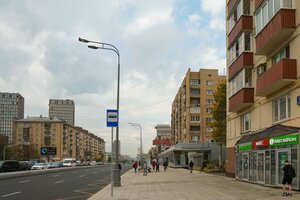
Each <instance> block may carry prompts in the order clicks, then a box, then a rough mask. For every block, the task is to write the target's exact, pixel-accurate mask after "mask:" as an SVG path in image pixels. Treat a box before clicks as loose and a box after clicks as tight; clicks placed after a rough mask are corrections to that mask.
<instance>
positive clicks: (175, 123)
mask: <svg viewBox="0 0 300 200" xmlns="http://www.w3.org/2000/svg"><path fill="white" fill-rule="evenodd" d="M225 78H226V77H225V76H219V75H218V70H215V69H200V71H199V72H191V71H190V69H189V70H188V71H187V73H186V76H185V78H184V80H183V81H182V84H181V86H180V88H179V90H178V92H177V95H176V97H175V99H174V101H173V104H172V115H171V118H172V119H171V133H172V136H173V139H174V143H175V144H178V143H182V142H184V143H194V142H207V141H211V135H210V133H211V129H210V128H209V126H208V124H209V123H210V122H211V121H212V113H211V112H212V110H211V108H212V104H213V102H214V98H213V93H214V91H216V89H217V85H218V83H219V82H220V81H221V80H225Z"/></svg>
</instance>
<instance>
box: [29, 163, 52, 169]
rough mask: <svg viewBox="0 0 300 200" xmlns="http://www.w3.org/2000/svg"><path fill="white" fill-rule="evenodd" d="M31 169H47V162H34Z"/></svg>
mask: <svg viewBox="0 0 300 200" xmlns="http://www.w3.org/2000/svg"><path fill="white" fill-rule="evenodd" d="M31 169H32V170H34V169H48V164H47V163H35V164H34V165H33V166H32V167H31Z"/></svg>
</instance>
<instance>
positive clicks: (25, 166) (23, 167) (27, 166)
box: [19, 161, 30, 171]
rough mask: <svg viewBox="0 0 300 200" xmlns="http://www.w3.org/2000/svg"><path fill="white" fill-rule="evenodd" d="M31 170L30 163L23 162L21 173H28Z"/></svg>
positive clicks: (20, 168) (21, 163)
mask: <svg viewBox="0 0 300 200" xmlns="http://www.w3.org/2000/svg"><path fill="white" fill-rule="evenodd" d="M27 170H30V166H29V163H28V162H27V161H21V162H20V167H19V171H27Z"/></svg>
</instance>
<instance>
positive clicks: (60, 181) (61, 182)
mask: <svg viewBox="0 0 300 200" xmlns="http://www.w3.org/2000/svg"><path fill="white" fill-rule="evenodd" d="M62 182H64V180H61V181H57V182H55V183H62Z"/></svg>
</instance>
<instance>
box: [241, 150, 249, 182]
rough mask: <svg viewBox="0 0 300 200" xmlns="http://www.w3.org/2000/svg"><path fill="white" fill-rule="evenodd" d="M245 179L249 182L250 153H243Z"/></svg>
mask: <svg viewBox="0 0 300 200" xmlns="http://www.w3.org/2000/svg"><path fill="white" fill-rule="evenodd" d="M242 167H243V168H242V169H243V179H245V180H249V153H243V166H242Z"/></svg>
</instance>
